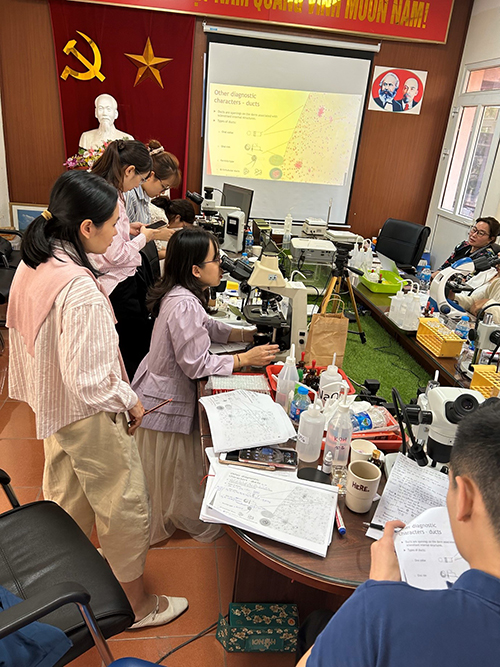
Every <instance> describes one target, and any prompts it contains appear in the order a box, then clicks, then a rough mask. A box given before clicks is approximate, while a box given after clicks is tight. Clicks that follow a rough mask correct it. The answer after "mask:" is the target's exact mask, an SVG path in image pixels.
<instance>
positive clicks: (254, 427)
mask: <svg viewBox="0 0 500 667" xmlns="http://www.w3.org/2000/svg"><path fill="white" fill-rule="evenodd" d="M200 403H201V404H202V405H203V407H204V408H205V410H206V413H207V417H208V421H209V424H210V431H211V434H212V442H213V445H214V450H215V453H216V454H220V453H221V452H230V451H233V450H234V449H245V448H248V447H265V446H269V445H280V444H282V443H284V442H286V441H287V440H289V439H290V438H295V437H296V435H297V434H296V432H295V429H294V427H293V425H292V423H291V421H290V419H289V418H288V416H287V414H286V412H285V411H284V410H283V408H282V407H281V405H278V404H277V403H275V402H274V401H273V399H272V398H271V397H270V396H266V395H265V394H258V393H256V392H252V391H245V390H243V389H236V390H235V391H230V392H227V393H224V394H217V395H214V396H203V397H202V398H200Z"/></svg>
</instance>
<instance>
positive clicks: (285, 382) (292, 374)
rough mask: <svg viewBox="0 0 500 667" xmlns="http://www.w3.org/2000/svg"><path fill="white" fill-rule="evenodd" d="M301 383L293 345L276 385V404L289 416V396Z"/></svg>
mask: <svg viewBox="0 0 500 667" xmlns="http://www.w3.org/2000/svg"><path fill="white" fill-rule="evenodd" d="M298 381H299V374H298V373H297V368H296V367H295V345H294V344H293V343H292V347H291V348H290V355H289V356H288V357H287V358H286V362H285V364H284V366H283V368H282V369H281V371H280V373H279V375H278V380H277V383H276V403H279V404H280V405H281V406H282V407H283V408H284V410H285V412H286V413H287V414H288V407H289V406H288V396H289V394H290V392H291V391H292V390H293V389H295V384H296V383H297V382H298Z"/></svg>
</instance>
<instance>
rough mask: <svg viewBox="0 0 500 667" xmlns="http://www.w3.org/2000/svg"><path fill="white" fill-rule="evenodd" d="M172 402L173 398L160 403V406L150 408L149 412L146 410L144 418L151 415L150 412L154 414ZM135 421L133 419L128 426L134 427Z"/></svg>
mask: <svg viewBox="0 0 500 667" xmlns="http://www.w3.org/2000/svg"><path fill="white" fill-rule="evenodd" d="M172 401H173V399H172V398H167V400H166V401H162V402H161V403H158V405H155V406H154V408H149V410H146V411H145V412H144V414H143V415H142V416H143V417H145V416H146V415H149V413H150V412H154V411H155V410H158V408H161V407H162V406H163V405H166V404H167V403H171V402H172ZM134 421H135V420H134V419H131V420H130V421H129V422H128V425H129V426H132V424H133V423H134Z"/></svg>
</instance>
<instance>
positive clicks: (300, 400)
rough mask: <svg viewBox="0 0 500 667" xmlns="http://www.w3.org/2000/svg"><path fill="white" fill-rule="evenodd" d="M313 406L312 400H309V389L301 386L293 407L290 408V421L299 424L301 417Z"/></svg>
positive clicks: (294, 398) (296, 393)
mask: <svg viewBox="0 0 500 667" xmlns="http://www.w3.org/2000/svg"><path fill="white" fill-rule="evenodd" d="M310 405H311V399H310V398H309V389H308V388H307V387H303V386H302V385H299V387H298V388H297V391H296V392H295V396H294V397H293V401H292V405H291V406H290V419H291V420H292V421H293V423H294V424H298V423H299V421H300V415H301V414H302V413H303V412H304V410H307V408H308V407H309V406H310Z"/></svg>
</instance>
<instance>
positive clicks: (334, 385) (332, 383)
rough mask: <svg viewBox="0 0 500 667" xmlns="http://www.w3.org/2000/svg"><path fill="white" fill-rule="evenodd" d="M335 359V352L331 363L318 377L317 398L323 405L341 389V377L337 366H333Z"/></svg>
mask: <svg viewBox="0 0 500 667" xmlns="http://www.w3.org/2000/svg"><path fill="white" fill-rule="evenodd" d="M336 359H337V353H336V352H335V353H334V355H333V361H332V363H331V364H330V365H329V366H328V368H327V369H326V371H323V372H322V373H321V375H320V376H319V397H320V399H321V400H322V401H323V403H324V402H325V401H327V400H328V399H329V398H332V397H333V396H335V395H337V396H338V395H339V394H340V390H341V388H342V375H341V374H340V373H339V369H338V366H336V365H335V360H336Z"/></svg>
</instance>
